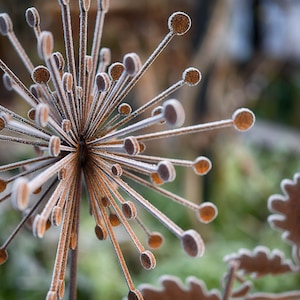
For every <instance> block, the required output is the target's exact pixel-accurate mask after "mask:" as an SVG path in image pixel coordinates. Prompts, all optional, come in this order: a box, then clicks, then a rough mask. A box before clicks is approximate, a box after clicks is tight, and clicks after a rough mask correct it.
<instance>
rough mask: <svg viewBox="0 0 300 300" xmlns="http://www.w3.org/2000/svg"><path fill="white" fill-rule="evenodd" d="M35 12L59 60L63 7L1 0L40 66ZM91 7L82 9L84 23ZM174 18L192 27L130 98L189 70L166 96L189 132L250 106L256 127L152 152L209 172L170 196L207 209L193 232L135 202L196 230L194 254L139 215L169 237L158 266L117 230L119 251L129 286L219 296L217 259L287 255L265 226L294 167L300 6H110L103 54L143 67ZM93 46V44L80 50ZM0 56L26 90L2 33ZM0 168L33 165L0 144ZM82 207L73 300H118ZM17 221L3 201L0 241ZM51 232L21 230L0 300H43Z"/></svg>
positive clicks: (281, 283)
mask: <svg viewBox="0 0 300 300" xmlns="http://www.w3.org/2000/svg"><path fill="white" fill-rule="evenodd" d="M77 2H78V1H75V0H74V1H73V0H71V3H72V13H73V29H74V39H75V42H76V41H77V40H76V39H78V38H77V37H78V8H77V6H78V4H77ZM30 6H35V7H37V8H38V10H39V11H40V15H41V27H42V29H45V30H51V31H52V32H53V34H54V36H55V48H56V49H57V50H61V51H62V52H63V41H62V28H61V22H60V7H59V5H58V3H57V1H55V0H49V1H44V0H35V1H27V0H26V1H25V0H24V1H23V0H22V1H21V0H9V1H3V0H0V11H1V12H2V11H3V12H4V11H5V12H8V13H9V14H10V16H11V18H12V20H13V22H14V30H15V32H16V34H17V36H18V37H19V38H20V40H21V41H22V44H23V45H24V48H25V49H26V50H27V52H28V53H29V54H30V57H32V58H33V61H34V62H36V63H39V59H38V56H37V51H36V42H35V38H34V35H33V33H32V32H31V30H30V29H29V28H28V26H27V24H26V22H25V19H24V12H25V10H26V8H28V7H30ZM95 7H96V1H94V0H92V8H91V12H90V23H91V27H90V30H89V35H90V36H92V33H93V32H92V28H93V27H92V26H93V21H94V18H93V17H94V16H95ZM177 10H181V11H185V12H187V13H188V14H189V15H190V16H191V18H192V22H193V25H192V28H191V30H190V31H189V32H188V33H187V34H186V35H184V36H182V37H176V38H175V39H174V40H173V41H172V42H171V44H170V45H169V46H168V48H167V49H166V50H165V51H164V52H163V54H162V55H161V56H160V57H159V58H158V60H157V61H156V62H155V63H154V64H153V65H152V66H151V68H150V69H149V71H148V72H147V73H146V75H145V76H144V77H143V79H142V80H141V82H140V83H139V84H138V85H137V87H136V88H135V90H134V93H132V94H130V97H129V98H130V101H132V102H133V103H135V105H138V103H139V101H140V103H144V102H145V101H146V100H147V99H151V98H152V97H153V96H155V95H157V94H158V93H159V92H160V91H161V90H163V89H164V88H166V87H168V86H169V85H171V84H172V83H174V82H176V81H177V80H178V79H179V78H180V77H181V74H182V71H183V70H184V69H185V68H186V67H188V66H194V67H197V68H199V69H200V70H201V72H202V76H203V79H202V82H201V83H200V85H199V86H197V87H193V88H185V87H184V88H182V89H181V90H180V91H179V92H177V93H176V95H174V96H175V97H177V98H178V99H180V100H182V102H183V104H184V107H185V108H186V115H187V118H186V124H193V123H202V122H207V121H213V120H218V119H222V118H228V117H230V116H231V114H232V112H233V111H234V110H235V109H236V108H238V107H249V108H250V109H252V110H253V111H254V113H255V114H256V117H257V122H256V124H255V126H254V128H253V129H252V130H251V131H249V133H248V132H247V133H245V134H240V133H237V132H235V131H234V130H232V129H223V130H218V131H214V132H208V133H201V134H198V135H197V136H192V137H191V136H189V137H187V138H182V139H181V140H180V141H178V142H176V143H175V142H174V141H162V142H161V144H160V145H156V146H155V148H153V149H151V150H153V151H157V152H164V153H167V155H169V156H171V157H175V156H176V157H179V156H180V157H184V158H189V159H192V158H193V157H195V156H197V155H206V156H208V157H209V158H210V159H211V160H212V162H213V168H212V170H211V171H210V173H209V174H208V175H206V176H205V177H197V176H195V175H194V174H193V173H192V172H189V171H186V170H180V169H178V170H177V179H176V181H175V184H169V188H170V189H172V190H173V191H175V192H177V193H178V194H179V195H182V196H185V197H187V198H188V199H190V200H191V201H195V202H197V203H199V202H201V201H212V202H213V203H215V204H216V205H217V206H218V208H219V216H218V218H217V219H216V220H215V221H214V222H213V223H212V224H209V225H201V224H199V223H198V222H197V220H196V218H195V216H194V214H191V213H190V212H188V211H187V210H186V209H184V208H182V207H180V206H177V205H176V204H172V203H169V202H166V201H163V200H162V199H161V198H160V197H159V196H157V195H155V194H152V193H150V192H149V191H148V190H145V191H143V194H144V195H145V196H146V197H147V198H149V200H150V201H151V202H153V203H154V204H155V205H156V206H158V207H159V208H160V209H161V210H163V211H165V212H166V213H167V214H168V215H170V217H171V218H172V219H173V220H174V221H176V222H177V223H178V224H179V225H180V226H182V227H183V228H190V227H193V228H195V229H196V230H198V231H199V232H200V233H201V235H202V236H203V238H204V240H205V242H206V246H207V249H206V254H205V256H204V257H203V258H199V259H196V260H195V259H191V258H189V257H187V256H186V255H185V253H184V252H183V250H182V249H181V246H180V242H179V241H178V240H177V239H176V238H174V236H172V235H171V234H170V233H168V232H167V231H166V230H165V229H164V228H163V227H162V226H161V225H160V224H158V223H157V222H156V221H155V220H153V219H152V218H151V216H149V215H148V214H146V213H144V212H142V211H141V212H140V213H141V215H142V218H143V219H144V220H146V222H147V224H149V226H150V227H151V228H153V229H156V230H158V231H161V232H163V233H164V235H165V237H166V241H165V244H164V246H163V247H162V248H161V249H160V250H158V251H156V252H155V254H156V257H157V267H156V269H155V270H153V271H144V270H143V269H142V267H141V266H140V264H139V260H138V257H137V255H136V253H135V251H134V249H133V247H132V245H131V243H130V242H129V241H128V240H127V239H126V238H124V237H123V235H122V234H121V233H120V240H122V248H123V250H124V253H125V257H126V259H127V262H128V265H129V268H130V270H131V272H132V275H133V278H134V281H135V283H136V285H139V284H142V283H151V284H154V285H157V283H158V278H159V277H160V276H161V275H164V274H172V275H175V276H178V277H180V278H181V279H182V280H185V279H186V278H187V277H188V276H196V277H198V278H201V279H203V280H204V281H205V282H206V285H207V287H208V288H209V289H212V288H218V289H220V288H221V280H222V277H223V274H224V272H226V268H227V266H226V264H225V263H224V262H223V256H224V255H226V254H230V253H233V252H237V251H238V250H239V249H240V248H249V249H252V248H254V247H255V246H257V245H265V246H267V247H270V248H279V249H281V250H283V251H284V252H285V253H286V254H287V256H288V257H289V256H290V247H289V246H288V245H286V244H284V243H283V242H282V241H281V238H280V233H278V232H274V231H272V230H271V228H270V226H269V225H268V223H267V217H268V215H269V212H268V210H267V200H268V197H269V196H270V195H271V194H274V193H281V190H280V182H281V180H282V179H284V178H292V177H293V175H294V173H295V172H297V171H298V172H299V171H300V159H299V154H300V133H299V127H300V100H299V96H300V30H299V28H300V2H299V1H298V0H210V1H207V0H134V1H133V0H111V5H110V11H109V13H108V14H107V16H106V21H105V29H104V36H103V46H105V47H109V48H111V50H112V61H113V62H114V61H121V60H122V57H123V55H124V54H126V53H127V52H132V51H134V52H137V53H138V54H139V55H140V56H141V59H142V61H145V60H146V58H147V56H149V54H151V51H152V50H153V49H154V48H155V47H156V45H157V44H158V43H159V41H160V40H161V39H162V37H163V36H164V35H165V34H166V33H167V31H168V29H167V19H168V17H169V15H170V14H171V13H172V12H174V11H177ZM89 45H90V44H89ZM0 57H1V58H2V59H3V60H4V61H5V62H6V63H7V64H8V65H9V66H10V67H11V68H12V69H13V70H14V72H16V74H18V75H19V76H20V77H21V78H22V80H23V81H24V82H25V83H30V78H29V76H28V75H27V74H26V72H25V70H24V68H23V66H22V64H21V62H20V61H19V60H18V58H17V55H15V54H14V52H13V50H12V47H11V46H10V44H9V43H8V42H7V39H6V38H5V37H0ZM0 97H1V104H2V105H5V106H8V107H10V108H13V109H14V110H17V111H22V110H24V104H23V102H22V101H20V99H19V98H18V97H17V96H16V95H15V94H12V93H9V92H7V91H6V90H5V89H4V88H3V85H2V83H0ZM0 147H1V148H0V151H1V154H0V160H1V163H4V162H10V161H15V160H16V159H20V158H26V157H30V156H31V155H32V152H31V151H30V150H29V149H27V148H26V147H16V146H15V145H6V144H5V145H0ZM83 205H85V206H86V207H85V208H86V209H85V208H83V209H82V221H81V237H80V244H79V247H80V253H79V257H80V261H79V266H80V273H79V276H78V281H79V295H78V299H79V300H80V299H90V300H99V299H104V300H107V299H110V300H117V299H122V297H124V295H126V293H127V287H126V285H125V281H124V280H123V276H122V274H121V270H120V268H119V266H118V262H117V260H116V258H115V254H114V251H113V249H112V246H111V244H110V242H109V241H105V242H99V241H98V240H97V239H96V237H95V236H94V229H93V228H94V221H93V219H92V218H91V217H90V216H89V215H88V213H87V210H88V209H87V205H86V204H83ZM19 218H20V215H19V213H18V212H15V211H13V210H12V209H11V206H10V203H2V204H1V206H0V241H2V240H4V239H5V238H6V237H7V235H8V234H9V233H10V232H11V230H12V228H13V227H14V226H15V224H17V222H18V220H19ZM56 241H57V232H55V230H54V231H52V232H47V234H46V235H45V237H44V238H43V239H42V240H37V239H35V238H34V237H32V234H31V232H30V231H26V230H23V231H22V232H21V234H19V235H18V236H17V238H16V239H15V240H14V242H13V243H12V244H11V246H10V249H9V254H10V259H9V260H8V261H7V262H6V263H5V264H4V265H2V266H1V267H0V299H1V300H2V299H3V300H6V299H9V300H13V299H16V300H19V299H24V300H27V299H31V300H33V299H43V298H44V297H45V293H46V291H47V290H48V287H49V283H50V280H51V272H52V266H53V261H54V255H55V249H56ZM299 286H300V277H299V276H288V277H285V276H281V277H267V278H265V279H264V280H258V281H257V282H256V283H255V285H254V290H259V291H269V292H283V291H286V290H289V289H295V288H298V287H299Z"/></svg>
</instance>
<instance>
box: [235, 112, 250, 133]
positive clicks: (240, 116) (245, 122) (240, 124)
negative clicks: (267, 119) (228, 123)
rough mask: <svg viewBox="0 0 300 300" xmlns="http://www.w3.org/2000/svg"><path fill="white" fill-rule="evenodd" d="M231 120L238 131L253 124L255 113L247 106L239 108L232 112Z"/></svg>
mask: <svg viewBox="0 0 300 300" xmlns="http://www.w3.org/2000/svg"><path fill="white" fill-rule="evenodd" d="M232 120H233V125H234V127H235V128H236V129H237V130H238V131H246V130H249V129H250V128H251V127H252V126H253V125H254V122H255V115H254V114H253V112H252V111H251V110H249V109H247V108H240V109H238V110H236V111H235V112H234V114H233V116H232Z"/></svg>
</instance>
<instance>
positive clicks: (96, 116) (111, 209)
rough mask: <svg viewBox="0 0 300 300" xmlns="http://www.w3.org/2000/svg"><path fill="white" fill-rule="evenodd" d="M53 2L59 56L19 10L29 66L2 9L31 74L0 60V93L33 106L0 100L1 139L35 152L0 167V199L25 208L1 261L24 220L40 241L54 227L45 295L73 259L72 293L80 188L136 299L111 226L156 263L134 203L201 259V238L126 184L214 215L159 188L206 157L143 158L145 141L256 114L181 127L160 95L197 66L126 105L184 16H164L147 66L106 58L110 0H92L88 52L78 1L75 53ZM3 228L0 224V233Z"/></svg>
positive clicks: (239, 124)
mask: <svg viewBox="0 0 300 300" xmlns="http://www.w3.org/2000/svg"><path fill="white" fill-rule="evenodd" d="M58 2H59V4H60V6H61V11H62V24H63V33H64V41H65V50H66V53H65V54H61V53H59V52H54V40H53V35H52V33H50V32H47V31H42V30H41V29H40V17H39V13H38V11H37V10H36V9H35V8H33V7H32V8H29V9H28V10H27V11H26V21H27V23H28V25H29V26H30V27H32V29H33V31H34V34H35V37H36V40H37V50H38V54H39V57H40V59H41V65H38V66H34V65H33V64H32V62H31V60H30V58H29V57H28V56H27V54H26V52H25V51H24V49H23V48H22V46H21V44H20V42H19V40H18V38H17V37H16V35H15V34H14V31H13V25H12V21H11V19H10V17H9V16H8V15H7V14H6V13H2V14H1V15H0V32H1V33H2V35H4V36H7V37H8V38H9V40H10V41H11V43H12V45H13V46H14V48H15V49H16V52H17V53H18V55H19V56H20V59H21V60H22V61H23V63H24V66H25V68H26V69H27V72H29V73H30V75H31V77H32V80H33V83H32V85H31V86H29V87H27V86H25V85H24V84H23V82H22V81H21V79H19V78H18V77H17V76H16V75H15V73H14V72H13V71H12V70H11V69H10V68H9V67H8V66H7V65H6V64H5V62H3V61H2V60H0V68H1V69H2V71H3V72H4V75H3V80H4V83H5V86H6V87H7V89H9V90H13V91H15V92H17V93H18V94H19V95H20V96H21V98H23V99H24V100H25V101H26V102H27V103H28V104H29V105H30V106H31V109H30V110H29V111H28V112H26V113H27V116H26V113H25V114H24V115H23V116H21V115H19V114H16V113H14V112H13V111H11V110H9V109H7V108H5V107H3V106H0V112H1V115H0V130H1V135H0V140H1V141H2V142H13V143H17V144H21V145H24V144H25V145H29V146H33V147H34V148H35V150H36V153H37V156H36V157H35V158H32V159H27V160H23V161H18V162H14V163H9V164H7V165H4V166H1V167H0V171H1V172H2V173H3V176H2V179H1V181H0V188H1V192H2V194H1V199H0V201H1V202H4V201H6V200H8V199H11V202H12V204H13V206H14V207H15V208H16V209H18V210H21V211H24V217H23V219H22V220H21V221H20V223H19V224H18V225H17V227H16V229H15V231H14V232H12V233H11V235H10V236H9V237H8V238H7V239H6V240H5V241H4V243H3V244H2V246H1V247H0V263H4V262H5V261H6V260H7V259H8V254H7V253H8V252H7V248H8V247H9V245H10V243H11V242H12V240H13V238H14V237H15V236H16V234H17V233H18V232H19V230H20V229H21V228H22V227H23V226H24V224H25V223H28V222H27V221H29V220H32V231H33V234H34V235H35V236H36V237H38V238H42V237H43V236H44V234H45V231H46V230H48V229H49V228H50V227H51V226H60V236H59V241H58V246H57V252H56V259H55V263H54V270H53V277H52V282H51V285H50V289H49V291H48V294H47V296H46V299H48V300H50V299H51V300H52V299H57V298H60V299H61V298H62V297H63V295H64V285H65V283H64V278H65V271H66V266H67V263H68V260H70V261H71V262H72V263H71V272H72V274H73V275H72V276H70V283H69V285H70V287H71V288H70V294H69V298H70V299H75V293H76V276H74V274H76V257H77V242H78V226H79V210H80V202H81V195H82V190H83V189H85V190H86V193H87V195H88V201H89V206H90V211H91V214H92V215H93V217H94V219H95V223H96V226H95V232H96V236H97V237H98V238H99V239H100V240H103V239H106V238H107V237H108V236H109V238H110V239H111V242H112V244H113V247H114V249H115V252H116V255H117V257H118V260H119V262H120V266H121V269H122V271H123V273H124V276H125V279H126V282H127V285H128V289H129V294H128V298H129V299H142V295H141V293H140V292H139V291H138V290H137V289H136V288H135V286H134V284H133V281H132V279H131V276H130V273H129V271H128V269H127V266H126V263H125V259H124V257H123V254H122V251H121V249H120V245H119V243H118V240H117V238H116V234H115V232H114V227H115V226H118V225H122V226H124V228H125V230H126V231H127V233H128V236H129V237H130V238H131V240H132V242H133V244H134V245H135V247H136V249H137V251H138V252H139V254H140V261H141V264H142V266H143V267H144V268H146V269H152V268H154V267H155V264H156V262H155V257H154V255H153V254H152V252H151V251H149V250H147V249H146V248H145V247H144V245H143V244H142V243H141V242H140V240H139V239H138V238H137V236H136V234H135V232H134V231H133V229H132V227H131V224H132V223H137V224H138V225H139V226H140V227H141V229H142V230H143V231H144V232H145V236H147V241H148V243H147V244H148V246H149V247H150V248H154V249H155V248H158V247H159V246H160V245H161V244H162V242H163V237H162V235H161V234H159V233H156V232H151V231H150V230H149V229H148V228H147V227H146V225H145V224H144V223H143V222H142V220H141V219H140V218H139V217H138V215H137V208H136V207H137V206H141V207H143V208H144V209H146V210H147V211H148V212H149V213H150V214H152V215H153V216H154V217H155V218H157V219H158V220H159V221H160V222H161V223H162V224H163V225H164V226H166V227H167V228H168V229H169V230H170V231H171V232H173V233H174V234H175V235H176V236H177V237H178V238H179V239H180V240H181V243H182V246H183V248H184V250H185V252H186V253H187V254H188V255H190V256H192V257H197V256H201V255H203V253H204V244H203V241H202V239H201V236H200V235H199V234H198V233H197V232H196V231H194V230H183V229H182V228H180V227H179V226H177V225H176V224H175V223H174V222H172V221H171V220H170V219H169V218H168V217H167V216H166V215H165V214H164V213H163V212H161V211H159V210H158V209H157V208H156V207H155V206H154V205H153V204H151V201H148V200H147V199H145V198H144V197H143V195H142V194H140V193H139V191H138V190H136V189H134V188H133V187H132V186H131V185H130V184H129V182H130V181H134V182H136V183H139V184H140V185H141V186H145V187H147V188H149V189H151V190H154V191H155V192H157V193H158V194H161V195H163V196H165V197H167V198H169V199H170V200H172V201H176V202H179V203H180V204H182V205H183V206H186V207H188V208H190V209H192V210H194V211H195V213H196V214H197V216H198V218H199V220H200V221H201V222H204V223H208V222H210V221H211V220H213V219H214V218H215V216H216V215H217V209H216V207H215V206H214V205H213V204H212V203H202V204H199V205H198V204H194V203H191V202H189V201H188V200H186V199H184V198H182V197H180V196H178V195H176V194H174V193H172V192H170V191H167V190H165V189H164V188H162V187H161V185H162V184H163V183H165V182H170V181H173V180H175V175H176V171H175V167H191V168H193V169H194V171H195V173H196V174H197V175H204V174H206V173H207V172H208V171H209V169H210V167H211V163H210V161H209V159H207V158H206V157H203V156H199V157H197V158H195V159H194V160H193V161H189V160H181V159H174V158H168V157H156V156H152V155H151V154H147V150H146V146H147V143H148V142H149V141H150V142H152V141H155V140H157V139H165V138H171V137H176V136H179V135H185V134H195V133H199V132H201V131H206V130H211V129H217V128H222V127H229V126H232V127H234V128H235V129H237V130H239V131H245V130H247V129H249V128H250V127H251V126H252V125H253V123H254V115H253V113H252V112H251V111H249V110H248V109H238V110H237V111H236V112H234V114H233V116H232V118H229V119H227V120H222V121H216V122H211V123H207V124H199V125H191V126H183V123H184V110H183V107H182V105H181V103H180V102H179V101H178V100H176V99H167V98H168V96H169V95H170V94H172V93H174V92H175V91H176V90H177V89H179V88H180V87H182V86H184V85H188V86H194V85H196V84H198V83H199V81H200V79H201V74H200V72H199V71H198V70H197V69H195V68H188V69H186V70H185V71H184V72H183V75H182V78H181V79H180V80H179V81H178V82H177V83H175V84H174V85H172V86H170V87H168V88H167V89H165V90H164V91H162V92H161V93H160V94H159V95H157V96H156V97H155V98H153V99H150V100H148V101H145V102H144V103H145V104H143V105H142V106H141V107H138V108H137V109H135V110H133V109H132V107H131V105H130V104H129V103H126V102H125V99H126V96H127V95H128V93H129V92H130V91H131V90H132V88H133V87H134V86H135V84H136V83H137V82H138V81H139V79H140V78H141V76H142V75H143V74H144V73H145V71H146V70H147V69H148V67H149V66H150V65H151V64H152V63H153V61H154V60H155V59H156V57H157V56H158V55H159V54H160V53H161V51H162V50H163V49H164V48H165V47H166V46H167V44H168V43H169V42H170V41H171V40H172V38H173V37H175V36H180V35H183V34H184V33H185V32H186V31H188V29H189V28H190V26H191V20H190V18H189V16H188V15H186V14H185V13H182V12H176V13H174V14H172V15H171V16H170V18H169V21H168V28H169V32H168V33H167V34H166V36H165V37H164V38H163V40H162V42H161V43H160V44H159V45H158V47H157V48H156V49H155V50H154V51H153V52H152V54H151V55H150V56H149V58H148V59H147V60H146V62H144V63H141V61H140V59H139V57H138V55H137V54H136V53H129V54H126V55H125V56H124V58H123V63H119V62H117V63H112V64H111V63H110V51H109V49H107V48H101V35H102V29H103V21H104V17H105V14H106V13H107V11H108V6H109V2H108V0H106V1H104V0H98V11H97V17H96V21H95V27H94V38H93V41H92V49H91V53H90V54H88V53H89V52H88V49H87V19H88V11H89V7H90V1H89V0H85V1H84V0H80V1H79V6H80V21H79V22H80V31H79V35H80V36H79V41H80V43H79V46H78V48H79V51H78V53H79V57H78V58H75V52H76V53H77V51H74V48H75V46H74V44H73V37H72V27H71V15H70V4H69V1H68V0H59V1H58ZM166 27H167V26H166ZM64 55H65V59H64ZM76 62H78V63H77V66H76ZM108 66H109V67H108ZM150 109H151V110H150ZM156 124H160V126H161V128H162V129H161V130H159V131H153V132H151V131H149V130H148V133H145V134H144V133H143V131H142V130H143V129H144V128H146V127H147V128H150V129H151V126H152V125H156ZM165 127H167V128H165ZM152 128H154V127H152ZM155 128H157V127H155ZM149 132H150V133H149ZM14 169H20V172H19V173H18V174H17V175H14V176H12V175H10V170H14ZM128 180H129V182H128ZM33 194H35V195H34V197H33ZM125 195H127V196H125ZM3 234H4V233H3V229H1V239H3ZM69 256H70V257H69ZM68 257H69V258H68Z"/></svg>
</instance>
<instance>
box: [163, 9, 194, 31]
mask: <svg viewBox="0 0 300 300" xmlns="http://www.w3.org/2000/svg"><path fill="white" fill-rule="evenodd" d="M191 23H192V22H191V19H190V17H189V16H188V15H187V14H186V13H183V12H175V13H173V14H172V15H171V16H170V17H169V22H168V25H169V29H170V31H171V32H172V33H174V34H177V35H183V34H185V33H186V32H187V31H188V30H189V29H190V27H191Z"/></svg>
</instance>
